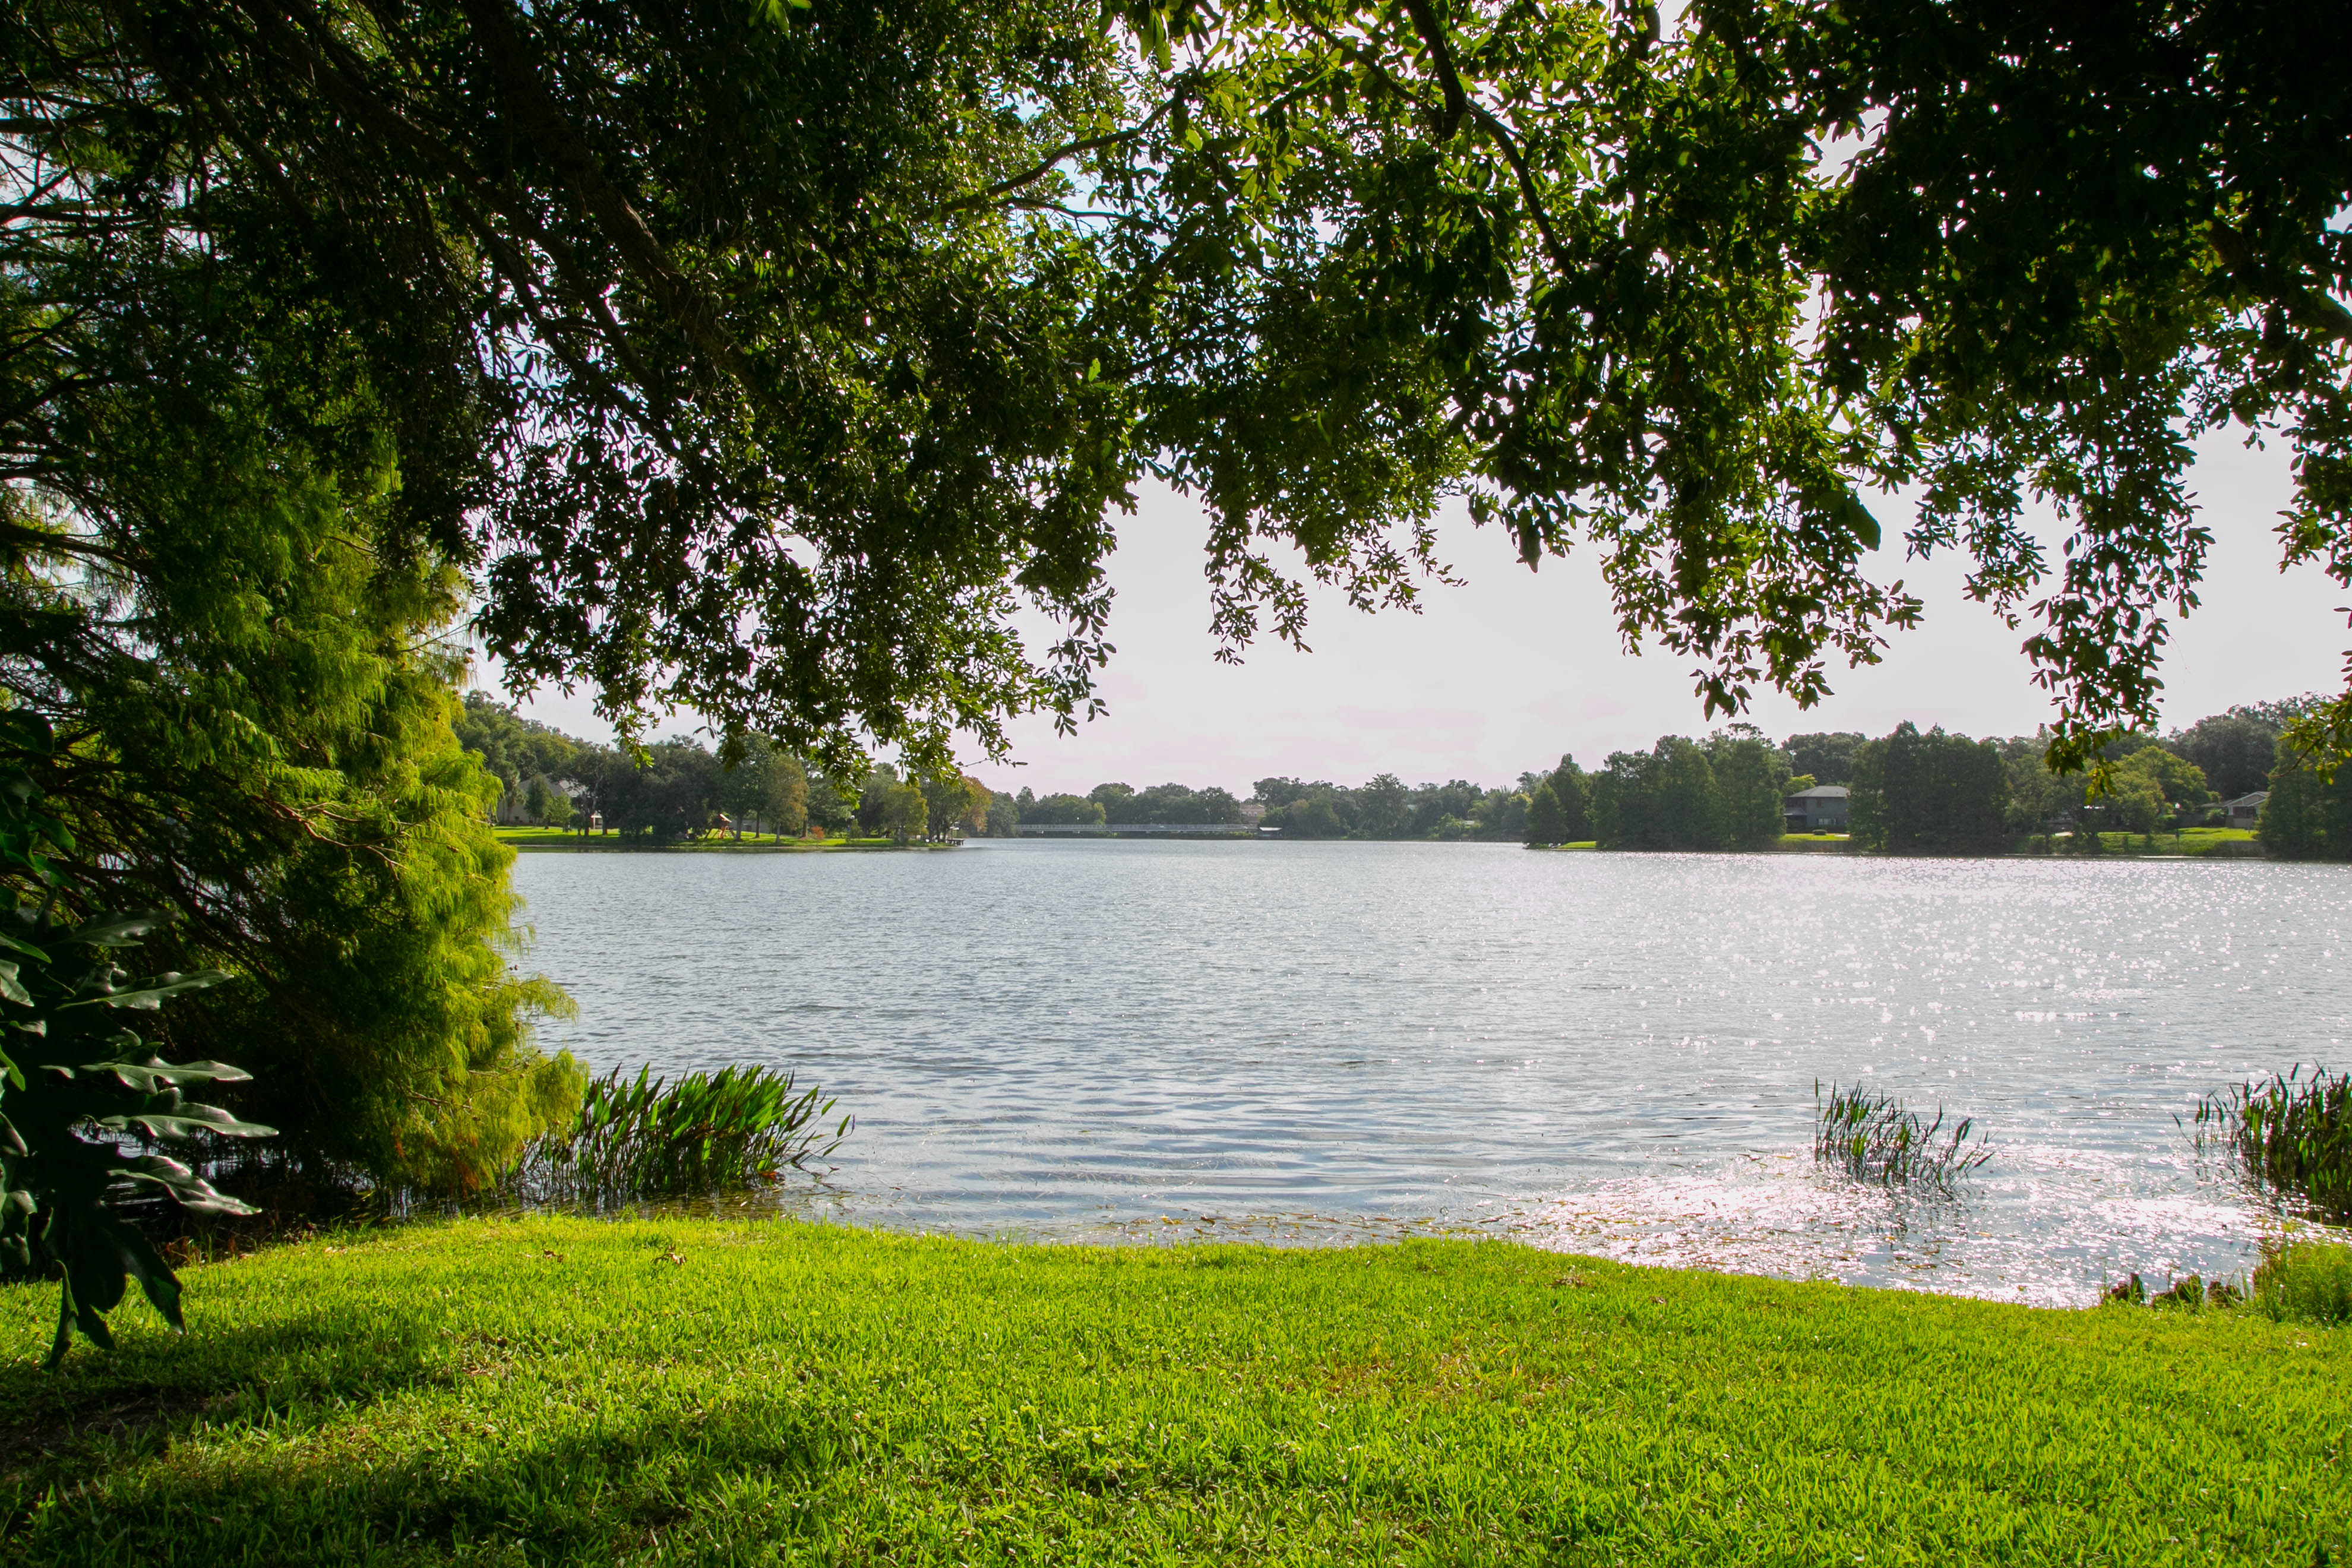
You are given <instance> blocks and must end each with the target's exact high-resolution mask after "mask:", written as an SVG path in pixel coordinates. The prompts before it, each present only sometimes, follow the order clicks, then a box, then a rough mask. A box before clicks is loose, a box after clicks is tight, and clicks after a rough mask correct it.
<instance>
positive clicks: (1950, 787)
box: [1850, 721, 2009, 855]
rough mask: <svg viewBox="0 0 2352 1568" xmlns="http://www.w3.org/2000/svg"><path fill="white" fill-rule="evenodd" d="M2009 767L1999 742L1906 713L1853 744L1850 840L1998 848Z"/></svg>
mask: <svg viewBox="0 0 2352 1568" xmlns="http://www.w3.org/2000/svg"><path fill="white" fill-rule="evenodd" d="M2008 807H2009V768H2008V764H2007V760H2006V758H2004V756H2003V755H2002V752H2001V749H2000V746H1998V745H1996V744H1995V743H1994V742H1990V741H1971V740H1969V738H1968V737H1967V736H1966V735H1948V734H1946V733H1945V732H1944V730H1943V727H1942V726H1941V725H1938V726H1937V727H1936V728H1934V729H1931V730H1929V731H1927V733H1926V734H1921V733H1920V732H1919V728H1918V726H1917V725H1916V724H1912V723H1910V722H1908V721H1906V722H1904V723H1901V724H1898V725H1896V726H1895V730H1894V732H1893V733H1891V734H1889V735H1886V736H1885V737H1883V738H1882V739H1879V740H1875V741H1870V742H1864V744H1863V745H1862V746H1861V747H1860V748H1859V749H1858V750H1857V751H1856V752H1854V763H1853V801H1852V805H1851V807H1850V809H1851V811H1852V814H1853V819H1852V820H1853V837H1854V839H1855V840H1856V842H1858V843H1860V844H1862V845H1864V847H1868V848H1872V849H1878V850H1885V851H1888V852H1890V853H1894V854H1898V855H1903V854H1912V855H1916V854H1969V853H1985V852H1988V851H1995V850H1999V849H2000V847H2002V846H2003V845H2004V843H2006V841H2007V837H2008V828H2009V811H2008Z"/></svg>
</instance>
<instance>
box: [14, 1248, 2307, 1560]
mask: <svg viewBox="0 0 2352 1568" xmlns="http://www.w3.org/2000/svg"><path fill="white" fill-rule="evenodd" d="M187 1283H188V1301H187V1306H188V1315H189V1320H190V1321H191V1323H192V1324H193V1325H194V1328H193V1331H192V1333H191V1334H190V1335H189V1337H187V1338H186V1339H184V1340H181V1339H174V1338H173V1337H171V1336H170V1335H168V1334H166V1333H165V1332H163V1331H162V1330H161V1329H160V1328H159V1327H157V1326H156V1325H155V1324H154V1323H153V1321H152V1319H151V1318H149V1317H147V1316H146V1315H145V1314H144V1312H143V1311H142V1310H133V1309H131V1308H130V1307H125V1308H124V1309H122V1310H119V1311H118V1312H117V1313H116V1314H115V1316H116V1320H117V1322H118V1325H119V1330H120V1331H121V1336H122V1341H123V1345H122V1348H121V1350H120V1351H119V1352H116V1353H115V1354H114V1355H112V1356H111V1357H107V1356H102V1355H100V1354H98V1353H96V1352H87V1351H77V1352H76V1353H75V1356H74V1358H73V1360H72V1361H71V1362H70V1363H68V1368H67V1370H66V1371H65V1372H64V1373H62V1374H59V1375H56V1376H44V1375H43V1374H41V1373H38V1372H37V1371H36V1370H35V1367H34V1361H35V1358H36V1357H37V1354H38V1352H39V1349H40V1346H41V1345H42V1343H43V1342H44V1340H45V1335H46V1331H47V1316H48V1314H49V1313H50V1312H51V1311H52V1310H54V1308H55V1299H54V1293H53V1292H54V1288H53V1287H41V1288H37V1289H36V1288H9V1289H5V1290H0V1348H5V1350H6V1351H7V1352H8V1354H9V1358H10V1359H8V1360H7V1362H6V1363H5V1365H0V1403H5V1415H0V1422H5V1434H6V1436H5V1463H0V1477H5V1486H6V1488H7V1489H8V1493H9V1495H8V1497H7V1499H6V1503H7V1506H8V1510H9V1511H8V1514H7V1521H8V1522H7V1523H6V1524H5V1527H0V1531H5V1533H0V1561H5V1562H7V1563H42V1564H71V1563H205V1564H211V1563H289V1564H290V1563H383V1564H394V1563H444V1562H464V1563H551V1562H560V1563H614V1562H623V1563H655V1562H665V1563H778V1562H789V1563H941V1564H947V1563H1203V1562H1228V1563H1327V1562H1342V1563H1358V1562H1362V1563H1375V1562H1377V1563H1462V1564H1470V1563H1478V1564H1486V1563H1530V1564H1532V1563H1548V1564H1549V1563H1562V1564H1565V1563H1628V1564H1633V1563H1821V1564H1825V1565H1826V1564H1838V1565H1841V1568H1844V1565H1850V1564H1853V1563H1866V1564H1875V1563H1886V1564H1913V1563H2107V1564H2124V1563H2133V1564H2139V1563H2233V1564H2234V1563H2278V1564H2292V1565H2294V1568H2305V1565H2306V1564H2309V1563H2314V1562H2315V1561H2320V1560H2323V1559H2321V1558H2320V1557H2319V1556H2318V1555H2317V1553H2318V1552H2320V1550H2321V1549H2322V1548H2323V1547H2324V1548H2325V1549H2326V1551H2327V1552H2332V1553H2336V1557H2337V1560H2340V1557H2341V1554H2342V1552H2344V1550H2345V1549H2346V1547H2347V1543H2352V1539H2348V1538H2347V1528H2352V1489H2347V1483H2346V1478H2345V1473H2344V1464H2343V1460H2344V1458H2345V1443H2346V1439H2347V1428H2352V1413H2347V1406H2346V1405H2345V1401H2344V1398H2343V1394H2342V1390H2343V1387H2344V1384H2345V1380H2346V1377H2347V1373H2352V1356H2347V1346H2352V1337H2347V1331H2344V1330H2337V1329H2327V1328H2316V1327H2310V1326H2305V1325H2299V1324H2285V1323H2276V1322H2273V1321H2270V1320H2269V1319H2267V1318H2265V1317H2263V1316H2261V1315H2259V1314H2257V1313H2253V1312H2245V1311H2235V1312H2202V1313H2194V1314H2192V1313H2186V1312H2162V1313H2160V1312H2155V1311H2151V1310H2145V1309H2131V1308H2108V1309H2102V1310H2089V1311H2077V1312H2065V1311H2047V1310H2032V1309H2028V1308H2024V1307H2015V1306H2007V1305H2002V1304H1998V1303H1985V1302H1977V1301H1965V1300H1949V1299H1942V1298H1937V1297H1929V1296H1919V1295H1906V1294H1900V1293H1890V1292H1875V1291H1867V1290H1856V1289H1843V1288H1840V1287H1837V1286H1833V1285H1801V1284H1789V1283H1781V1282H1775V1281H1769V1280H1760V1279H1737V1278H1730V1277H1724V1276H1714V1275H1706V1274H1676V1273H1666V1272H1658V1271H1649V1270H1643V1269H1637V1268H1627V1267H1621V1266H1617V1265H1612V1264H1608V1263H1597V1262H1591V1261H1588V1260H1584V1259H1576V1258H1563V1257H1559V1256H1557V1255H1551V1254H1545V1253H1539V1252H1536V1251H1532V1250H1528V1249H1524V1248H1519V1247H1511V1246H1507V1245H1503V1244H1498V1243H1484V1244H1481V1243H1474V1242H1412V1243H1407V1244H1404V1245H1402V1246H1391V1247H1360V1248H1354V1249H1349V1250H1328V1251H1290V1252H1275V1251H1263V1250H1255V1249H1251V1248H1244V1247H1213V1246H1208V1247H1181V1248H1167V1249H1154V1248H1128V1249H1095V1248H1078V1247H1013V1246H992V1245H988V1244H982V1243H972V1242H962V1241H950V1240H942V1239H938V1238H931V1239H922V1238H915V1237H895V1236H886V1235H879V1234H875V1233H869V1232H861V1231H855V1230H847V1229H828V1228H824V1227H812V1226H799V1225H793V1224H787V1223H784V1222H781V1221H761V1222H744V1221H737V1222H732V1223H730V1222H726V1221H717V1220H712V1221H676V1222H672V1221H667V1220H653V1221H632V1222H627V1223H619V1224H613V1223H601V1222H596V1221H589V1220H576V1219H574V1220H554V1219H532V1220H524V1221H514V1220H481V1219H473V1220H462V1221H451V1222H446V1223H437V1224H432V1225H418V1226H411V1227H407V1228H402V1229H395V1230H393V1231H390V1232H386V1233H383V1234H381V1235H380V1236H378V1237H376V1238H374V1239H370V1240H366V1241H364V1242H359V1243H354V1244H350V1245H342V1244H331V1243H329V1242H327V1241H318V1242H312V1243H308V1244H305V1245H301V1246H297V1247H286V1248H282V1249H278V1250H272V1251H269V1252H266V1253H263V1254H260V1255H258V1256H256V1257H253V1258H247V1259H244V1260H242V1261H239V1262H236V1263H229V1264H220V1265H213V1266H205V1267H198V1268H190V1269H189V1270H188V1271H187Z"/></svg>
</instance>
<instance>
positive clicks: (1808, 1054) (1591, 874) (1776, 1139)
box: [516, 842, 2352, 1302]
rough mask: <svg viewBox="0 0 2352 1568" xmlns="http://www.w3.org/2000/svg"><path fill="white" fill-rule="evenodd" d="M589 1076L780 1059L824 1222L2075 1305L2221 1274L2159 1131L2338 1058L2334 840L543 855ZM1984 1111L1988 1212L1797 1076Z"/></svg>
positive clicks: (2244, 1221) (546, 915)
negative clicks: (1353, 1252) (1788, 1280)
mask: <svg viewBox="0 0 2352 1568" xmlns="http://www.w3.org/2000/svg"><path fill="white" fill-rule="evenodd" d="M516 880H517V885H518V887H519V888H520V890H521V891H522V892H523V893H524V894H525V895H526V896H527V897H528V898H529V900H530V909H529V911H528V912H529V918H530V920H531V921H533V922H535V924H536V926H537V928H538V932H539V939H540V941H539V945H538V947H537V949H536V950H535V952H533V954H532V960H533V961H534V962H535V963H537V964H538V965H539V966H541V968H543V969H544V971H545V972H546V973H548V974H550V975H551V977H553V978H554V979H556V980H558V981H559V982H561V983H562V984H564V985H565V986H567V987H568V988H569V989H570V990H571V991H572V994H573V995H574V996H575V997H576V998H577V999H578V1000H579V1002H580V1004H581V1009H582V1013H581V1017H580V1018H579V1020H578V1021H577V1022H576V1023H571V1024H561V1025H554V1026H550V1028H549V1030H548V1038H549V1041H550V1043H551V1044H561V1045H564V1046H568V1047H571V1048H572V1049H573V1050H574V1051H576V1052H578V1053H579V1054H580V1055H581V1056H582V1057H583V1058H585V1059H587V1060H588V1061H590V1062H591V1063H593V1064H594V1065H595V1066H597V1067H598V1068H604V1067H608V1066H614V1065H620V1064H627V1065H631V1066H634V1065H635V1064H636V1063H638V1062H641V1061H650V1062H652V1063H653V1064H654V1066H655V1068H656V1071H664V1070H668V1071H675V1070H677V1069H679V1068H688V1067H708V1066H714V1065H717V1064H719V1063H721V1062H725V1061H729V1060H746V1061H763V1062H773V1063H780V1064H782V1065H787V1066H791V1067H793V1068H795V1069H796V1070H799V1071H800V1072H802V1073H803V1076H804V1077H805V1078H809V1079H814V1080H815V1081H818V1082H821V1083H823V1084H824V1086H825V1088H826V1089H827V1091H828V1092H830V1093H835V1094H837V1095H839V1096H840V1099H841V1105H842V1108H843V1109H845V1110H851V1111H854V1112H855V1113H856V1115H857V1117H858V1120H859V1123H860V1125H859V1129H858V1131H857V1132H856V1134H855V1135H854V1136H853V1138H852V1140H851V1142H849V1143H848V1144H847V1145H845V1148H844V1149H843V1151H842V1153H841V1155H840V1156H839V1158H840V1159H841V1162H842V1163H841V1165H840V1168H839V1169H838V1170H837V1171H836V1172H835V1174H834V1176H833V1178H832V1188H831V1190H830V1191H829V1192H827V1193H825V1194H818V1195H817V1196H816V1198H815V1200H814V1201H816V1202H818V1203H819V1205H820V1206H822V1207H823V1208H824V1209H825V1210H826V1211H827V1212H832V1213H835V1214H838V1215H841V1216H843V1217H846V1218H852V1219H858V1220H864V1221H873V1222H879V1223H884V1224H889V1225H893V1226H907V1227H908V1228H927V1229H935V1230H937V1229H945V1230H954V1231H961V1232H966V1233H972V1234H1019V1235H1025V1236H1032V1237H1058V1238H1067V1239H1072V1240H1113V1239H1117V1240H1135V1239H1139V1238H1150V1237H1174V1236H1179V1235H1181V1236H1186V1237H1190V1236H1193V1235H1227V1236H1246V1237H1249V1238H1252V1239H1261V1240H1277V1241H1316V1240H1334V1239H1353V1238H1359V1237H1367V1236H1371V1237H1378V1236H1390V1235H1398V1234H1407V1233H1412V1232H1415V1231H1422V1230H1470V1231H1475V1232H1476V1233H1479V1234H1486V1235H1508V1236H1512V1237H1518V1238H1520V1239H1524V1240H1528V1241H1532V1242H1535V1243H1537V1244H1538V1245H1542V1246H1547V1247H1560V1248H1563V1249H1568V1250H1580V1251H1591V1252H1600V1253H1605V1254H1609V1255H1612V1256H1618V1257H1623V1258H1639V1259H1642V1260H1643V1261H1654V1262H1662V1263H1664V1262H1674V1263H1688V1264H1699V1265H1706V1266H1708V1267H1717V1268H1741V1269H1755V1270H1759V1271H1764V1272H1770V1273H1778V1274H1786V1275H1791V1276H1797V1277H1808V1276H1820V1277H1831V1278H1838V1279H1849V1280H1854V1281H1858V1282H1860V1281H1866V1282H1873V1283H1884V1284H1902V1285H1910V1286H1915V1287H1918V1288H1924V1289H1940V1290H1956V1291H1965V1292H1968V1293H1971V1294H1979V1295H1988V1296H2004V1297H2006V1298H2008V1299H2011V1300H2019V1299H2022V1300H2036V1301H2053V1302H2054V1301H2062V1300H2065V1301H2079V1300H2086V1299H2088V1298H2089V1297H2091V1296H2092V1295H2093V1294H2095V1291H2096V1289H2098V1287H2099V1286H2100V1285H2101V1284H2102V1283H2103V1282H2104V1281H2105V1280H2106V1279H2112V1278H2115V1277H2116V1276H2118V1275H2120V1274H2121V1273H2124V1272H2126V1271H2129V1270H2132V1269H2137V1270H2138V1271H2139V1272H2141V1273H2142V1274H2143V1275H2145V1276H2147V1277H2149V1278H2150V1279H2158V1280H2160V1279H2162V1278H2164V1277H2165V1276H2167V1275H2168V1272H2172V1271H2181V1272H2185V1271H2189V1270H2192V1269H2193V1270H2196V1271H2198V1272H2201V1273H2205V1274H2208V1275H2212V1274H2217V1273H2231V1272H2242V1270H2243V1269H2244V1268H2246V1267H2247V1264H2248V1261H2249V1259H2250V1257H2251V1254H2252V1243H2253V1240H2254V1238H2255V1237H2256V1236H2257V1235H2258V1234H2259V1233H2260V1227H2261V1226H2262V1225H2263V1223H2265V1222H2264V1219H2263V1215H2262V1212H2261V1211H2260V1210H2259V1209H2258V1208H2256V1207H2255V1206H2253V1205H2249V1204H2248V1203H2246V1202H2245V1201H2244V1200H2243V1199H2242V1197H2241V1196H2240V1195H2238V1194H2235V1193H2234V1192H2233V1191H2232V1190H2231V1189H2230V1188H2228V1187H2226V1186H2224V1185H2221V1184H2215V1183H2213V1182H2211V1181H2209V1180H2205V1179H2202V1178H2200V1173H2199V1171H2198V1170H2197V1168H2196V1166H2195V1163H2194V1161H2193V1160H2192V1158H2191V1154H2190V1151H2189V1146H2188V1142H2187V1139H2186V1137H2185V1135H2184V1134H2183V1133H2182V1131H2181V1130H2180V1128H2179V1125H2178V1124H2177V1123H2176V1121H2175V1117H2176V1116H2184V1115H2185V1114H2186V1113H2187V1112H2188V1110H2189V1107H2190V1105H2191V1104H2192V1103H2193V1101H2194V1100H2195V1098H2196V1096H2197V1095H2198V1094H2199V1093H2200V1092H2202V1091H2203V1090H2205V1089H2210V1088H2212V1087H2214V1086H2216V1085H2219V1084H2221V1083H2223V1082H2227V1081H2230V1080H2231V1079H2242V1078H2245V1077H2248V1076H2251V1075H2254V1074H2260V1073H2265V1072H2269V1071H2271V1070H2273V1069H2277V1068H2284V1067H2286V1066H2288V1065H2289V1064H2291V1063H2293V1062H2295V1061H2308V1060H2312V1059H2315V1058H2318V1059H2332V1058H2336V1057H2340V1056H2341V1055H2342V1053H2341V1051H2340V1050H2338V1049H2336V1047H2337V1046H2338V1043H2339V1041H2340V1039H2341V1037H2343V1036H2344V1035H2345V1034H2347V1032H2352V1031H2347V1016H2352V977H2347V973H2346V968H2345V965H2344V963H2342V961H2341V959H2340V957H2339V955H2340V954H2341V953H2342V952H2344V950H2345V941H2344V931H2345V928H2346V926H2347V923H2352V922H2347V909H2352V872H2347V871H2346V870H2345V869H2344V868H2336V867H2324V866H2276V865H2268V864H2263V863H2259V862H2252V863H2249V862H2235V863H2227V864H2210V865H2209V864H2202V863H2198V862H2193V861H2188V862H2179V861H2176V862H2166V861H2147V862H2107V863H2097V864H2082V863H2063V864H2053V863H2051V862H2047V861H2034V860H1974V861H1967V860H1963V861H1867V860H1848V859H1844V858H1827V857H1795V856H1788V857H1726V856H1643V857H1636V856H1602V855H1591V854H1580V855H1535V854H1528V853H1526V852H1524V851H1521V850H1518V849H1516V848H1512V847H1499V846H1480V845H1372V844H1287V845H1282V844H1250V843H1244V844H1217V843H1150V842H1097V843H1057V844H1041V843H1015V844H1003V843H991V844H975V845H971V846H969V847H966V848H964V849H961V850H958V851H954V852H951V853H946V854H929V855H856V856H852V855H824V856H775V855H757V856H754V855H745V856H709V855H693V856H659V855H645V856H635V855H632V856H619V855H562V854H542V855H530V856H525V857H524V858H522V859H521V861H520V863H519V865H518V867H517V869H516ZM1815 1079H1821V1080H1822V1081H1824V1082H1827V1081H1829V1080H1832V1079H1836V1080H1840V1081H1844V1082H1853V1081H1855V1080H1857V1079H1860V1080H1863V1081H1865V1082H1867V1083H1869V1084H1870V1085H1871V1086H1872V1087H1873V1088H1874V1089H1885V1090H1886V1091H1889V1092H1893V1093H1895V1094H1899V1095H1901V1096H1904V1097H1905V1098H1906V1099H1907V1100H1911V1101H1912V1102H1914V1103H1916V1104H1920V1105H1922V1106H1930V1105H1934V1104H1937V1103H1941V1104H1943V1105H1945V1106H1947V1107H1948V1108H1950V1110H1952V1111H1953V1113H1954V1114H1955V1115H1969V1116H1973V1117H1974V1118H1976V1120H1977V1123H1978V1125H1979V1128H1981V1129H1983V1130H1984V1131H1987V1132H1988V1133H1990V1136H1991V1139H1992V1141H1993V1143H1994V1146H1995V1149H1996V1151H1997V1152H1996V1157H1995V1159H1994V1161H1993V1163H1991V1164H1990V1165H1989V1166H1987V1167H1986V1168H1985V1170H1984V1171H1983V1172H1982V1173H1980V1174H1979V1176H1978V1177H1977V1178H1975V1179H1973V1180H1971V1181H1970V1182H1969V1183H1968V1184H1967V1185H1966V1194H1967V1195H1966V1197H1965V1200H1964V1201H1963V1202H1960V1203H1958V1204H1951V1205H1934V1204H1926V1203H1906V1202H1902V1201H1898V1200H1897V1199H1895V1198H1892V1197H1890V1196H1889V1195H1887V1194H1884V1193H1880V1192H1876V1191H1873V1190H1867V1189H1864V1190H1856V1189H1853V1188H1852V1187H1850V1186H1846V1185H1843V1184H1839V1183H1837V1182H1834V1181H1832V1180H1829V1179H1826V1178H1824V1177H1823V1176H1822V1174H1820V1173H1818V1172H1816V1171H1815V1169H1814V1167H1813V1165H1812V1163H1811V1160H1810V1158H1809V1157H1807V1150H1808V1148H1809V1137H1810V1132H1811V1111H1812V1095H1813V1084H1814V1081H1815Z"/></svg>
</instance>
